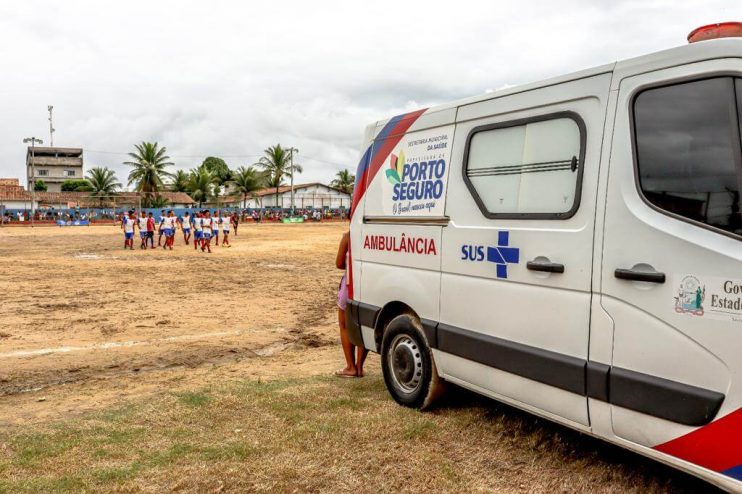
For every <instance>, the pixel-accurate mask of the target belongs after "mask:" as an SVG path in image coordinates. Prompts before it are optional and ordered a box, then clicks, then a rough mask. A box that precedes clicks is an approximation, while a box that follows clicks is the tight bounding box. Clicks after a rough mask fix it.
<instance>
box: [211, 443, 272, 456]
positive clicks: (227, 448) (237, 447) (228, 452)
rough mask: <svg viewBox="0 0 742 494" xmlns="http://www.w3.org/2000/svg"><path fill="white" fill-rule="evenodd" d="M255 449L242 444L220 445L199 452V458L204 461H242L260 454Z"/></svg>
mask: <svg viewBox="0 0 742 494" xmlns="http://www.w3.org/2000/svg"><path fill="white" fill-rule="evenodd" d="M260 451H261V450H260V448H256V447H253V446H250V445H248V444H245V443H243V442H233V443H227V444H222V445H220V446H216V447H207V448H203V449H202V450H201V458H203V459H204V460H206V461H224V460H228V461H243V460H246V459H247V458H249V457H251V456H255V455H257V454H258V453H259V452H260Z"/></svg>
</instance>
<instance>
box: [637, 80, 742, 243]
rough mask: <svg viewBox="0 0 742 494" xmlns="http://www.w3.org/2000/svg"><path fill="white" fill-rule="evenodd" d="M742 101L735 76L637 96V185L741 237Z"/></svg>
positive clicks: (682, 212) (662, 202)
mask: <svg viewBox="0 0 742 494" xmlns="http://www.w3.org/2000/svg"><path fill="white" fill-rule="evenodd" d="M735 86H736V88H735ZM740 104H742V81H741V80H739V79H737V80H735V79H733V78H731V77H717V78H712V79H704V80H698V81H693V82H686V83H681V84H674V85H671V86H664V87H658V88H653V89H647V90H645V91H643V92H641V93H639V94H638V95H637V96H636V98H635V99H634V105H633V113H634V133H635V138H634V139H635V150H636V166H637V171H638V183H639V187H640V189H641V192H642V193H643V195H644V198H645V200H646V201H647V202H648V203H649V204H650V205H652V206H654V207H655V208H658V209H661V210H663V211H667V212H669V213H672V214H673V215H675V216H679V217H681V218H683V219H688V220H692V221H694V222H698V223H701V224H703V225H708V226H711V227H713V228H716V229H719V230H722V231H724V232H728V233H732V234H736V235H742V216H740V205H741V204H740V190H741V189H742V186H741V184H742V146H741V145H740V140H741V139H742V137H741V133H742V128H741V127H740V116H742V108H741V107H740Z"/></svg>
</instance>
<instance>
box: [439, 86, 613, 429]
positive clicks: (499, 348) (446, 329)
mask: <svg viewBox="0 0 742 494" xmlns="http://www.w3.org/2000/svg"><path fill="white" fill-rule="evenodd" d="M610 78H611V76H610V73H603V74H598V75H595V76H592V77H587V78H584V79H579V80H574V81H571V82H566V83H563V84H558V85H554V86H549V87H545V88H541V89H536V90H532V91H526V92H522V93H516V94H512V95H507V96H503V97H499V98H493V99H491V100H488V101H483V102H479V103H474V104H471V105H465V106H463V107H460V108H459V112H458V117H457V122H456V139H455V143H454V150H453V159H454V160H455V161H454V162H453V164H452V172H451V173H452V177H453V176H454V175H453V174H454V173H455V174H456V175H457V176H456V179H455V180H454V179H453V178H452V179H451V180H450V183H449V190H448V199H447V204H446V214H447V215H448V216H449V217H450V223H449V225H448V226H447V227H446V228H444V229H443V259H442V278H441V316H440V324H439V327H438V334H437V337H438V342H437V343H438V345H437V346H438V349H437V350H436V351H435V358H436V362H437V364H438V365H439V371H440V372H441V373H442V374H444V376H445V378H446V379H448V380H451V381H453V382H457V383H459V384H462V385H464V386H467V387H471V388H474V389H476V390H479V391H481V392H485V393H487V394H490V395H492V396H494V397H496V398H500V399H503V401H509V402H512V403H514V404H517V405H519V406H523V407H525V408H528V409H531V410H533V411H536V412H539V413H542V414H544V415H547V416H552V417H560V418H564V419H567V420H569V421H571V422H573V423H574V424H575V425H582V426H587V425H588V424H589V420H588V413H587V401H586V398H585V387H586V382H585V365H586V361H587V358H588V337H589V323H590V303H591V273H592V251H593V230H594V222H595V203H596V188H597V181H598V166H599V157H600V151H601V142H602V134H603V124H604V118H605V111H606V101H607V98H608V89H609V84H610Z"/></svg>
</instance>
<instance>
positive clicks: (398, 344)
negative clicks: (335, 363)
mask: <svg viewBox="0 0 742 494" xmlns="http://www.w3.org/2000/svg"><path fill="white" fill-rule="evenodd" d="M381 368H382V370H383V373H384V382H385V383H386V387H387V389H388V390H389V394H391V395H392V398H394V401H396V402H397V403H399V404H400V405H404V406H406V407H410V408H417V409H420V410H425V409H427V408H429V407H430V406H431V405H432V404H433V403H434V402H435V400H436V398H438V396H440V395H441V394H442V393H443V380H441V379H440V378H439V377H438V371H437V370H436V368H435V362H434V361H433V354H432V353H431V351H430V347H429V346H428V341H427V339H426V338H425V333H423V329H422V325H421V324H420V320H419V319H418V318H417V317H415V316H413V315H410V314H402V315H399V316H397V317H395V318H394V319H392V320H391V321H390V322H389V324H388V325H387V327H386V330H385V331H384V338H383V340H382V342H381Z"/></svg>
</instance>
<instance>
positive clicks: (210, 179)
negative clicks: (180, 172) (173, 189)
mask: <svg viewBox="0 0 742 494" xmlns="http://www.w3.org/2000/svg"><path fill="white" fill-rule="evenodd" d="M213 185H214V176H213V175H212V174H211V172H210V171H209V170H207V169H206V168H205V167H203V166H199V167H198V168H194V169H193V170H191V173H190V175H189V176H188V190H189V191H190V194H191V198H193V200H194V201H196V202H197V203H198V207H201V205H202V204H203V203H204V202H205V201H208V200H209V197H211V194H212V190H213V189H212V187H213Z"/></svg>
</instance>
